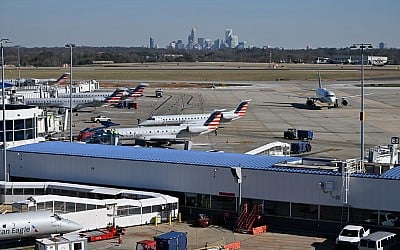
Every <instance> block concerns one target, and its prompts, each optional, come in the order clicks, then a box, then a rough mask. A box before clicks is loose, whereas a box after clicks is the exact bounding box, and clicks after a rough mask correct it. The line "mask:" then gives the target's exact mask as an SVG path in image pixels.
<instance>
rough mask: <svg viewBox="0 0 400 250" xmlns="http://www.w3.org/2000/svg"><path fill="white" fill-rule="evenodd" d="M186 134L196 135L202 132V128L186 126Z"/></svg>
mask: <svg viewBox="0 0 400 250" xmlns="http://www.w3.org/2000/svg"><path fill="white" fill-rule="evenodd" d="M186 132H189V133H194V134H198V133H201V132H204V126H187V127H186Z"/></svg>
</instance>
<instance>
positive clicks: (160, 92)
mask: <svg viewBox="0 0 400 250" xmlns="http://www.w3.org/2000/svg"><path fill="white" fill-rule="evenodd" d="M162 96H163V91H162V89H156V97H157V98H161V97H162Z"/></svg>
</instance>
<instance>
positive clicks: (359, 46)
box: [350, 43, 372, 168]
mask: <svg viewBox="0 0 400 250" xmlns="http://www.w3.org/2000/svg"><path fill="white" fill-rule="evenodd" d="M350 48H351V49H361V107H360V127H361V128H360V144H361V145H360V160H361V168H364V120H365V113H364V49H372V44H370V43H355V44H353V45H352V46H351V47H350Z"/></svg>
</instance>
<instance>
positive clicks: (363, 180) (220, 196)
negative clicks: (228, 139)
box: [7, 142, 400, 233]
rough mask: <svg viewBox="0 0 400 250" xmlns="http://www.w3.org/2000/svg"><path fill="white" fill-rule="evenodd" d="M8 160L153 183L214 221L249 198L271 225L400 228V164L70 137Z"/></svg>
mask: <svg viewBox="0 0 400 250" xmlns="http://www.w3.org/2000/svg"><path fill="white" fill-rule="evenodd" d="M7 161H8V166H9V174H10V177H11V179H12V180H14V181H19V180H35V181H63V182H72V183H81V184H90V185H104V186H111V187H124V188H136V189H143V190H151V191H156V192H160V193H166V194H169V195H172V196H175V197H179V206H180V211H181V212H182V213H183V215H184V216H187V217H189V216H192V215H195V214H196V213H199V212H204V211H206V212H207V213H208V214H210V215H211V216H213V219H214V221H218V220H220V221H221V220H223V219H221V218H225V217H226V215H228V216H230V215H232V216H233V215H234V214H235V213H236V211H237V210H238V206H239V204H245V203H246V204H248V205H249V206H254V205H261V206H262V208H263V211H262V212H263V218H264V219H265V223H266V224H268V225H269V226H270V228H276V229H294V228H296V229H301V230H308V231H317V232H326V233H337V231H338V228H339V227H341V226H342V225H343V224H348V223H356V224H366V223H369V224H370V225H371V226H375V227H378V225H380V226H381V227H384V228H385V229H386V230H396V229H397V220H398V216H399V215H400V200H399V199H397V198H396V196H395V195H394V194H397V193H398V192H399V191H400V185H399V181H400V169H399V168H398V167H394V168H392V169H390V170H388V171H386V172H384V173H383V174H380V175H378V174H367V173H364V172H361V171H360V169H359V167H358V166H357V165H354V164H352V163H351V162H336V161H326V163H325V164H321V161H319V162H317V161H315V162H312V161H311V160H307V159H303V158H299V157H289V156H260V155H247V154H236V153H211V152H200V151H185V150H171V149H161V148H141V147H126V146H110V145H96V144H81V143H66V142H41V143H33V144H27V145H22V146H18V147H14V148H11V149H9V150H8V151H7ZM301 164H306V165H308V166H304V165H301ZM238 179H240V181H238ZM238 182H239V183H238ZM388 215H390V216H389V217H391V221H390V222H389V221H386V219H385V216H386V217H388ZM225 223H226V221H225Z"/></svg>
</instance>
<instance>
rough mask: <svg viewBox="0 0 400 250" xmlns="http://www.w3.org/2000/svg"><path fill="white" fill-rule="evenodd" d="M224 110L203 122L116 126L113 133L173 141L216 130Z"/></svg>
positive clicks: (214, 113)
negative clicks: (132, 126) (134, 126)
mask: <svg viewBox="0 0 400 250" xmlns="http://www.w3.org/2000/svg"><path fill="white" fill-rule="evenodd" d="M222 111H223V110H216V111H214V112H212V113H211V114H210V115H209V116H208V119H207V120H205V121H204V122H203V123H186V124H181V125H179V126H154V127H138V128H114V129H112V131H113V133H115V134H117V135H119V136H120V137H119V139H120V140H124V139H131V140H135V141H145V142H158V143H166V144H168V143H171V142H174V141H176V140H177V139H179V138H186V137H191V136H196V135H202V134H206V133H209V132H211V131H215V130H216V129H217V128H218V125H219V122H220V120H221V117H222Z"/></svg>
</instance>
